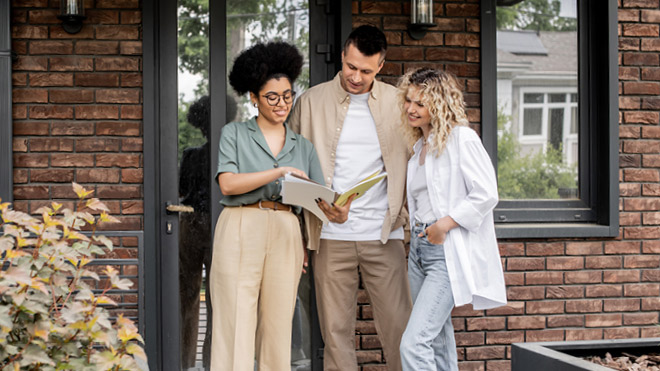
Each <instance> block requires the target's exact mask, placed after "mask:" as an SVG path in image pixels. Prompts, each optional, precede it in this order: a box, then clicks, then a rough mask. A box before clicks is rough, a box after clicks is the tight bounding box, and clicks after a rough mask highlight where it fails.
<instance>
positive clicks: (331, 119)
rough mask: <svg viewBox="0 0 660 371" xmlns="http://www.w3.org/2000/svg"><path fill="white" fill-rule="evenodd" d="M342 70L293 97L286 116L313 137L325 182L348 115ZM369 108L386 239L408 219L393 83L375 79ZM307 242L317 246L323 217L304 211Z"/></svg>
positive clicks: (328, 180) (403, 151)
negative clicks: (380, 165)
mask: <svg viewBox="0 0 660 371" xmlns="http://www.w3.org/2000/svg"><path fill="white" fill-rule="evenodd" d="M340 74H341V72H339V73H338V74H337V75H336V76H335V78H334V79H333V80H332V81H328V82H325V83H323V84H319V85H316V86H314V87H312V88H310V89H309V90H307V91H306V92H305V93H304V94H302V95H301V96H300V97H299V98H298V100H297V101H296V104H295V106H294V107H293V111H292V112H291V115H290V116H289V126H290V128H291V129H292V130H293V131H294V132H296V133H299V134H302V136H304V137H305V138H307V139H308V140H309V141H311V142H312V143H313V144H314V147H316V152H317V153H318V156H319V160H320V161H321V168H322V170H323V174H324V176H325V183H326V185H327V186H331V185H332V177H333V176H334V173H335V151H336V150H337V142H338V141H339V135H340V134H341V129H342V125H343V124H344V119H345V118H346V112H347V111H348V105H349V104H350V96H349V94H348V93H347V92H346V91H345V90H344V88H342V86H341V82H340V79H341V76H340ZM369 108H370V110H371V114H372V115H373V118H374V121H375V122H376V131H377V133H378V141H379V142H380V150H381V153H382V156H383V162H384V164H385V171H387V201H388V204H389V210H388V212H387V214H386V215H385V220H384V221H383V229H382V231H381V238H380V240H381V242H383V243H385V242H387V240H388V238H389V235H390V232H391V231H393V230H395V229H397V228H399V227H401V226H403V225H404V224H406V222H407V219H408V212H407V211H406V209H405V208H404V199H405V186H406V166H407V163H408V157H409V155H408V149H407V147H406V141H405V139H404V138H403V137H402V134H401V131H400V129H399V125H400V122H401V110H400V107H399V103H398V101H397V98H396V88H395V87H393V86H391V85H389V84H386V83H383V82H380V81H374V85H373V87H372V89H371V95H370V96H369ZM304 215H305V224H306V232H307V236H308V238H309V242H308V245H307V247H308V248H309V249H310V250H317V249H318V246H319V241H320V238H321V237H320V236H321V228H322V226H323V225H322V223H321V221H320V220H319V219H318V218H316V217H315V216H313V215H312V214H311V213H309V212H307V211H305V212H304Z"/></svg>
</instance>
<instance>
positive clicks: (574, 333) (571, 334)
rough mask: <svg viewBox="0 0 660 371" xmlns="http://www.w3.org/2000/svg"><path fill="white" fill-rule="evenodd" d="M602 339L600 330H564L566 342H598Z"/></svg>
mask: <svg viewBox="0 0 660 371" xmlns="http://www.w3.org/2000/svg"><path fill="white" fill-rule="evenodd" d="M602 338H603V330H602V329H578V330H571V329H568V330H566V341H574V340H599V339H602Z"/></svg>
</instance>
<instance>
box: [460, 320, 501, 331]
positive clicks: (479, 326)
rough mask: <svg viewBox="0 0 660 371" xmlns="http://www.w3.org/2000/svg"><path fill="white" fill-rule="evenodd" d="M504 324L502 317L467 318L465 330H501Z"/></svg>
mask: <svg viewBox="0 0 660 371" xmlns="http://www.w3.org/2000/svg"><path fill="white" fill-rule="evenodd" d="M505 322H506V321H505V318H504V317H485V318H468V319H467V330H468V331H483V330H503V329H504V327H505Z"/></svg>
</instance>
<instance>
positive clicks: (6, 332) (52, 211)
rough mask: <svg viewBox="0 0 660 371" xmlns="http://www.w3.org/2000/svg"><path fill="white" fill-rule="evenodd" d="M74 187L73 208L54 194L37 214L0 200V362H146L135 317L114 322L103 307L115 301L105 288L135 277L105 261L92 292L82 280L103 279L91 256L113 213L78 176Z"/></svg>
mask: <svg viewBox="0 0 660 371" xmlns="http://www.w3.org/2000/svg"><path fill="white" fill-rule="evenodd" d="M73 188H74V191H75V192H76V194H77V195H78V197H79V201H78V206H77V210H78V211H71V210H68V209H64V210H60V209H61V208H62V205H60V204H57V203H55V202H53V203H52V205H51V207H42V208H40V209H39V210H37V212H38V213H40V214H41V218H40V219H38V218H34V217H32V216H30V215H28V214H25V213H22V212H18V211H15V210H12V209H11V207H10V205H9V203H0V215H1V216H2V220H0V227H1V228H2V234H1V235H0V258H1V259H2V266H1V269H0V369H4V368H5V367H6V368H8V369H13V370H140V369H146V368H147V365H146V355H145V353H144V350H143V348H142V346H141V345H140V343H144V341H143V340H142V337H141V336H140V334H139V333H138V331H137V328H136V327H135V325H134V324H133V323H132V322H131V321H130V320H129V319H126V318H124V317H123V316H119V318H117V320H116V321H115V323H114V324H113V323H112V321H111V317H110V313H109V311H108V309H107V308H106V307H105V306H107V305H115V303H114V302H113V300H112V299H111V298H110V297H108V296H107V294H108V290H110V289H111V288H116V289H119V290H125V289H128V288H129V287H130V286H131V285H132V282H131V281H130V280H127V279H122V278H120V277H119V274H118V272H117V271H116V270H115V269H114V268H112V267H111V266H108V267H106V268H105V269H104V270H103V272H102V273H103V275H104V276H105V277H104V278H106V280H107V281H108V282H109V285H108V287H107V288H106V289H105V290H104V291H103V292H102V293H100V294H98V295H95V294H94V292H93V291H92V290H91V288H90V287H89V286H88V285H87V283H85V280H89V279H93V280H96V281H99V280H100V277H99V275H98V274H97V273H96V272H95V270H93V269H91V268H89V263H90V262H91V261H92V260H93V257H94V256H96V255H98V254H104V253H105V251H106V249H110V250H111V249H112V242H111V241H110V239H108V238H106V237H104V236H97V235H96V233H95V232H96V228H97V226H98V225H99V224H100V223H106V222H116V221H117V220H116V219H115V218H113V217H112V216H110V215H108V214H107V213H108V208H107V207H106V206H105V205H104V204H103V203H101V202H100V201H99V200H98V199H96V198H91V199H90V198H88V197H89V195H90V194H91V193H92V191H87V190H85V189H84V188H83V187H81V186H79V185H78V184H75V183H74V184H73ZM92 213H97V215H96V216H94V215H93V214H92ZM83 228H88V229H91V236H90V235H87V234H83V233H82V232H81V231H82V230H83ZM140 365H141V366H140Z"/></svg>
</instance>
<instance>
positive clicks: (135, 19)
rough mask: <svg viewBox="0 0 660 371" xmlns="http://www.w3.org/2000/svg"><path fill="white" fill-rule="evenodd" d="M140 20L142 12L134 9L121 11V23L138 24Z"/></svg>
mask: <svg viewBox="0 0 660 371" xmlns="http://www.w3.org/2000/svg"><path fill="white" fill-rule="evenodd" d="M141 22H142V12H140V11H139V10H136V11H122V12H121V23H122V24H139V23H141Z"/></svg>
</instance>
